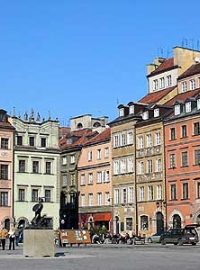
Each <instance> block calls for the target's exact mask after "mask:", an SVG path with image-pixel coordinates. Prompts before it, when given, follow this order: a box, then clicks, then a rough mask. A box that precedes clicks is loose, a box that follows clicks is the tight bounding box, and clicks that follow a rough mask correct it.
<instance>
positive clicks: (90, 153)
mask: <svg viewBox="0 0 200 270" xmlns="http://www.w3.org/2000/svg"><path fill="white" fill-rule="evenodd" d="M91 160H92V151H89V152H88V161H91Z"/></svg>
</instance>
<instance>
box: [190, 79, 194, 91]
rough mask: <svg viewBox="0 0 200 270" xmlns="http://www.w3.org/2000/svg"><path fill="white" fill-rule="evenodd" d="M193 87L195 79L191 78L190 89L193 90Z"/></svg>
mask: <svg viewBox="0 0 200 270" xmlns="http://www.w3.org/2000/svg"><path fill="white" fill-rule="evenodd" d="M194 89H195V80H194V79H192V80H190V90H194Z"/></svg>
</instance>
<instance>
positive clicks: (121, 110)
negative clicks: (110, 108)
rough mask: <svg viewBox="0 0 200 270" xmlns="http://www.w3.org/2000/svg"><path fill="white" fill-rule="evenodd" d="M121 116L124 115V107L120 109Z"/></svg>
mask: <svg viewBox="0 0 200 270" xmlns="http://www.w3.org/2000/svg"><path fill="white" fill-rule="evenodd" d="M119 116H120V117H121V116H124V108H120V109H119Z"/></svg>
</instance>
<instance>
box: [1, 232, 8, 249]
mask: <svg viewBox="0 0 200 270" xmlns="http://www.w3.org/2000/svg"><path fill="white" fill-rule="evenodd" d="M7 238H8V231H7V230H6V228H4V227H3V228H2V230H1V231H0V239H1V244H2V249H3V250H5V246H6V239H7Z"/></svg>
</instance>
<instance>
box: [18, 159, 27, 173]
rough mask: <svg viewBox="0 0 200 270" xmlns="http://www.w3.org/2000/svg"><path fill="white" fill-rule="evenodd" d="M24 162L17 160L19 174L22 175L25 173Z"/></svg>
mask: <svg viewBox="0 0 200 270" xmlns="http://www.w3.org/2000/svg"><path fill="white" fill-rule="evenodd" d="M25 164H26V163H25V160H19V172H20V173H24V172H25V171H26V167H25Z"/></svg>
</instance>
